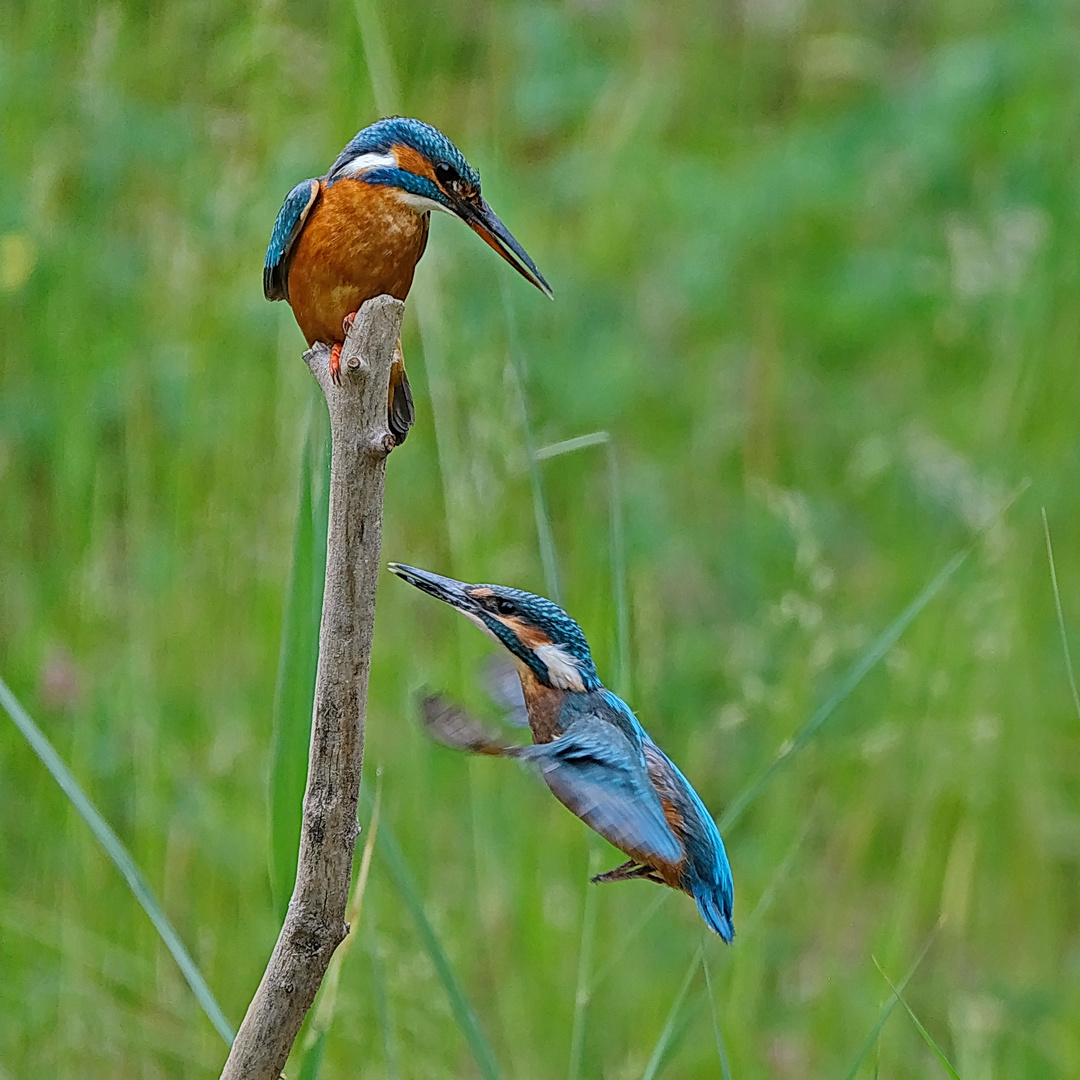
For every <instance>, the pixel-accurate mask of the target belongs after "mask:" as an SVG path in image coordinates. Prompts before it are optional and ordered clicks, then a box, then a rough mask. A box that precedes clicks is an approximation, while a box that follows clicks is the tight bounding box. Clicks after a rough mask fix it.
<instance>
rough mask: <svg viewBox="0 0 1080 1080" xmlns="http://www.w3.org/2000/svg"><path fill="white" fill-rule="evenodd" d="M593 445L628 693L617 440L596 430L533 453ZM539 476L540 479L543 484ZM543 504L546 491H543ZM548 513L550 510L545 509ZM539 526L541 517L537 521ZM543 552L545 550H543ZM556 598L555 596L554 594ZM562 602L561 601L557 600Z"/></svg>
mask: <svg viewBox="0 0 1080 1080" xmlns="http://www.w3.org/2000/svg"><path fill="white" fill-rule="evenodd" d="M590 446H602V447H603V448H604V460H605V463H606V466H607V480H608V544H609V561H610V564H611V589H612V595H613V596H614V597H615V648H616V652H615V682H614V687H615V690H616V691H617V692H618V693H619V694H622V695H623V696H624V697H628V696H629V695H630V693H631V690H632V687H631V685H630V606H629V603H628V601H627V598H626V537H625V533H624V530H623V516H622V487H621V484H620V481H619V460H618V457H617V456H616V454H615V442H614V440H613V439H612V438H611V436H610V435H609V434H608V432H606V431H593V432H590V433H589V434H588V435H578V436H577V437H576V438H573V439H566V440H564V441H563V442H557V443H552V444H551V445H550V446H542V447H541V448H540V449H539V450H537V451H536V453H535V455H533V454H532V452H531V450H530V457H535V460H536V461H545V460H547V459H548V458H553V457H559V456H560V455H562V454H572V453H573V452H574V451H575V450H584V449H586V448H587V447H590ZM539 482H540V481H539V478H538V479H537V481H536V483H537V486H538V487H539ZM540 500H541V505H543V495H542V494H541V495H540ZM545 513H546V510H545ZM537 528H538V529H539V519H538V521H537ZM542 547H543V545H541V548H542ZM541 554H542V552H541ZM553 599H554V597H553ZM556 602H557V603H558V602H559V601H558V600H556Z"/></svg>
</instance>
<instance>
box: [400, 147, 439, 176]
mask: <svg viewBox="0 0 1080 1080" xmlns="http://www.w3.org/2000/svg"><path fill="white" fill-rule="evenodd" d="M393 152H394V156H395V157H396V158H397V160H398V168H399V169H404V170H405V171H406V172H411V173H415V174H416V175H417V176H426V177H427V178H428V179H429V180H434V179H435V170H434V169H433V168H432V166H431V162H430V161H428V159H427V158H426V157H424V155H423V154H418V153H417V152H416V151H415V150H414V149H413V148H412V147H411V146H401V145H400V144H399V145H397V146H395V147H394V151H393Z"/></svg>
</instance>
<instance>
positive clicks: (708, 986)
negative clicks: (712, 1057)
mask: <svg viewBox="0 0 1080 1080" xmlns="http://www.w3.org/2000/svg"><path fill="white" fill-rule="evenodd" d="M701 969H702V971H704V972H705V990H706V992H707V993H708V995H709V1013H710V1015H711V1016H712V1026H713V1035H714V1036H715V1038H716V1056H717V1057H718V1058H719V1059H720V1075H721V1076H722V1077H723V1080H731V1066H730V1065H729V1064H728V1059H727V1051H726V1050H725V1049H724V1036H723V1034H722V1032H721V1031H720V1018H719V1017H718V1016H717V1015H716V998H715V996H714V995H713V988H712V979H711V978H710V976H709V965H708V963H707V961H706V960H705V950H704V949H702V952H701Z"/></svg>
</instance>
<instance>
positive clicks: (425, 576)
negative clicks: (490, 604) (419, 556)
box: [386, 562, 476, 615]
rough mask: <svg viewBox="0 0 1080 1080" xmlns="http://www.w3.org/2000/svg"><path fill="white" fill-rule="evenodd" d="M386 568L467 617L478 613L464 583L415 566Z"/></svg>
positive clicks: (389, 565) (391, 564)
mask: <svg viewBox="0 0 1080 1080" xmlns="http://www.w3.org/2000/svg"><path fill="white" fill-rule="evenodd" d="M386 568H387V569H388V570H389V571H390V573H392V574H397V576H398V577H399V578H402V579H403V580H404V581H407V582H408V583H409V584H410V585H415V586H416V587H417V588H418V589H419V590H420V591H421V592H426V593H427V594H428V595H429V596H434V597H435V599H436V600H442V601H443V602H444V603H446V604H450V605H451V607H456V608H457V609H458V610H459V611H463V612H465V613H466V614H467V615H471V614H473V613H474V612H475V611H476V602H475V601H474V600H473V599H472V597H471V596H469V594H468V593H467V592H466V591H465V589H466V587H467V586H466V585H465V582H463V581H455V580H454V579H453V578H448V577H443V576H442V574H432V573H431V572H430V571H428V570H417V569H416V567H415V566H403V565H402V564H401V563H393V562H392V563H388V564H387V567H386Z"/></svg>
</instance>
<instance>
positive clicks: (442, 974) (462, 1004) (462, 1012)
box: [378, 824, 500, 1080]
mask: <svg viewBox="0 0 1080 1080" xmlns="http://www.w3.org/2000/svg"><path fill="white" fill-rule="evenodd" d="M378 848H379V852H380V854H381V855H382V857H383V863H384V865H385V866H386V869H387V870H388V871H389V873H390V877H391V879H392V880H393V882H394V885H395V886H396V888H397V891H398V895H399V896H400V897H401V900H402V902H403V903H404V904H405V907H406V908H408V910H409V914H410V915H412V917H413V921H414V922H415V923H416V929H417V932H418V933H419V935H420V941H421V944H422V945H423V946H424V950H425V951H426V952H427V954H428V958H429V959H430V960H431V962H432V964H433V965H434V967H435V973H436V974H437V975H438V978H439V982H441V983H442V985H443V989H444V990H445V991H446V996H447V997H448V998H449V999H450V1008H451V1010H452V1011H453V1014H454V1020H455V1021H456V1022H457V1025H458V1028H459V1029H460V1030H461V1033H462V1035H464V1036H465V1041H466V1042H467V1043H468V1045H469V1049H470V1050H471V1051H472V1055H473V1059H474V1060H475V1061H476V1065H477V1068H479V1070H480V1073H481V1075H482V1076H483V1077H484V1078H485V1080H499V1077H500V1073H499V1067H498V1065H497V1064H496V1061H495V1055H494V1053H493V1052H492V1049H491V1045H490V1044H489V1043H488V1041H487V1038H486V1036H485V1035H484V1032H483V1029H482V1028H481V1027H480V1021H479V1020H478V1019H477V1016H476V1012H475V1010H474V1009H473V1007H472V1004H471V1002H470V1001H469V999H468V998H467V997H466V996H465V991H464V989H463V988H462V986H461V983H460V981H459V980H458V977H457V974H456V972H455V971H454V969H453V967H452V966H451V964H450V958H449V957H448V956H447V955H446V950H445V949H444V948H443V945H442V942H441V941H440V940H439V935H438V933H436V931H435V927H434V926H432V925H431V921H430V920H429V919H428V917H427V914H426V912H425V911H424V903H423V900H422V899H421V898H420V893H419V890H418V889H417V888H416V883H415V882H414V881H413V878H412V874H411V873H410V871H409V867H408V864H407V863H406V861H405V856H404V855H403V854H402V851H401V848H400V847H399V846H398V842H397V840H396V839H395V838H394V836H393V834H392V833H391V832H390V828H389V826H387V825H386V824H383V825H381V826H380V827H379V838H378Z"/></svg>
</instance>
